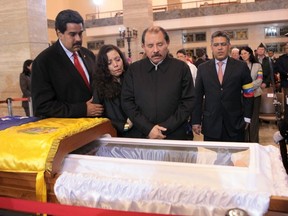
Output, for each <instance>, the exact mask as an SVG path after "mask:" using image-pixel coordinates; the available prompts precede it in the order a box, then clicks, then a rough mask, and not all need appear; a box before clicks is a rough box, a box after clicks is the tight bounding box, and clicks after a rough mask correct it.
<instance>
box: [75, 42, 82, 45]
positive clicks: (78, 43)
mask: <svg viewBox="0 0 288 216" xmlns="http://www.w3.org/2000/svg"><path fill="white" fill-rule="evenodd" d="M73 46H82V42H76V43H74V44H73Z"/></svg>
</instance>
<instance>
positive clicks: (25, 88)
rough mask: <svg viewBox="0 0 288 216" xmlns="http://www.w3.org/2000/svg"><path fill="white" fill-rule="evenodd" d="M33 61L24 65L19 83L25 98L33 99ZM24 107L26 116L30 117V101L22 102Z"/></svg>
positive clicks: (29, 60)
mask: <svg viewBox="0 0 288 216" xmlns="http://www.w3.org/2000/svg"><path fill="white" fill-rule="evenodd" d="M32 63H33V60H32V59H27V60H26V61H24V63H23V69H22V73H20V77H19V83H20V88H21V91H22V97H23V98H29V97H31V71H32ZM22 107H23V108H24V111H25V114H26V116H29V104H28V101H22Z"/></svg>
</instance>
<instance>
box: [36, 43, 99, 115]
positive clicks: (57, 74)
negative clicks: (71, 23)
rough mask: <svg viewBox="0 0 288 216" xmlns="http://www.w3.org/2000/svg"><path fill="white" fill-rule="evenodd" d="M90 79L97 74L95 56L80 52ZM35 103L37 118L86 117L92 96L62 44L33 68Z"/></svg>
mask: <svg viewBox="0 0 288 216" xmlns="http://www.w3.org/2000/svg"><path fill="white" fill-rule="evenodd" d="M78 53H79V55H80V56H81V58H82V60H83V62H84V64H85V66H86V69H87V71H88V73H89V76H90V85H91V81H92V74H93V73H94V72H95V55H94V54H93V53H92V52H91V51H89V50H88V49H86V48H81V49H80V51H78ZM31 88H32V103H33V110H34V115H35V116H37V117H60V118H61V117H62V118H65V117H66V118H67V117H71V118H75V117H86V116H87V107H86V102H87V101H88V100H89V99H91V97H92V92H91V90H90V89H89V88H88V87H87V86H86V85H85V82H84V80H83V79H82V77H81V75H80V74H79V73H78V71H77V69H76V68H75V66H74V64H73V63H72V62H71V60H70V59H69V57H68V56H67V54H66V53H65V51H64V50H63V48H62V46H61V44H60V42H59V41H57V42H56V43H55V44H53V45H52V46H50V47H48V48H47V49H46V50H44V51H43V52H42V53H40V54H39V55H38V56H37V57H36V59H35V60H34V62H33V67H32V78H31Z"/></svg>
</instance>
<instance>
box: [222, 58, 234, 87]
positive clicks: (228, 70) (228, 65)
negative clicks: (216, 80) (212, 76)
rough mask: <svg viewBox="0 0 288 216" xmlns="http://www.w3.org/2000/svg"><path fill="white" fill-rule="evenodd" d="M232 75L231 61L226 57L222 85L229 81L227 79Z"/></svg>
mask: <svg viewBox="0 0 288 216" xmlns="http://www.w3.org/2000/svg"><path fill="white" fill-rule="evenodd" d="M232 73H233V62H231V59H230V58H229V57H228V59H227V63H226V67H225V72H224V77H223V83H225V81H226V82H227V80H229V77H230V76H231V74H232Z"/></svg>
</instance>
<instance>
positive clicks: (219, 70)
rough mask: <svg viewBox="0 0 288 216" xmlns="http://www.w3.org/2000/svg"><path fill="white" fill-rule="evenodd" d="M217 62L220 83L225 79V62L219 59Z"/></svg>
mask: <svg viewBox="0 0 288 216" xmlns="http://www.w3.org/2000/svg"><path fill="white" fill-rule="evenodd" d="M217 64H218V79H219V82H220V84H222V81H223V71H222V65H223V62H221V61H219V62H218V63H217Z"/></svg>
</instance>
